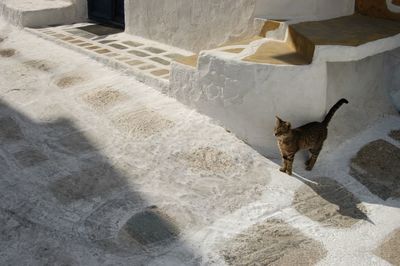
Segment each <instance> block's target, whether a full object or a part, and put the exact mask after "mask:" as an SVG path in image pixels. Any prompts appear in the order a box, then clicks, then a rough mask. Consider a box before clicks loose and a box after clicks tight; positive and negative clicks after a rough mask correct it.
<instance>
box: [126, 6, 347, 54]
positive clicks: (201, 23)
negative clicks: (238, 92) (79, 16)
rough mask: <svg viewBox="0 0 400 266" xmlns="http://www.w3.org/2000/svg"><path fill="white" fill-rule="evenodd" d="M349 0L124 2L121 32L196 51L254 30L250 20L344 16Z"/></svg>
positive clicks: (252, 21) (256, 29) (256, 26)
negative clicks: (124, 31) (123, 29)
mask: <svg viewBox="0 0 400 266" xmlns="http://www.w3.org/2000/svg"><path fill="white" fill-rule="evenodd" d="M353 12H354V0H295V1H294V0H125V14H126V18H125V24H126V32H127V33H130V34H135V35H139V36H142V37H145V38H149V39H152V40H156V41H160V42H163V43H167V44H170V45H173V46H177V47H180V48H183V49H187V50H190V51H194V52H198V51H200V50H205V49H209V48H215V47H217V46H219V45H221V44H223V43H225V42H226V41H229V40H230V39H234V38H238V37H245V36H248V35H251V34H254V33H255V32H257V31H258V30H259V26H260V25H257V24H255V23H254V18H256V17H260V18H273V19H300V20H301V19H323V18H332V17H337V16H344V15H350V14H352V13H353Z"/></svg>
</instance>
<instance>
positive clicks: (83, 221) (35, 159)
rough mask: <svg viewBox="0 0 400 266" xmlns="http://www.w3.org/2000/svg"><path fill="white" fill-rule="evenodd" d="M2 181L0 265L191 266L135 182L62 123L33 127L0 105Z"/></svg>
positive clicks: (174, 233) (192, 259)
mask: <svg viewBox="0 0 400 266" xmlns="http://www.w3.org/2000/svg"><path fill="white" fill-rule="evenodd" d="M0 173H1V175H0V184H1V185H0V188H1V190H2V191H1V193H0V224H2V225H4V226H2V228H1V231H0V250H2V251H1V256H0V260H1V264H3V265H12V264H14V265H17V264H25V263H28V262H29V263H33V264H38V265H43V264H53V265H54V264H57V265H58V264H63V265H64V264H68V265H77V264H79V265H84V264H86V265H87V263H99V264H107V261H108V260H112V261H113V262H120V263H128V264H131V265H143V264H147V263H149V261H151V260H154V259H155V258H158V257H159V258H160V259H161V258H162V256H164V255H166V256H170V257H173V258H174V260H175V261H176V262H175V263H178V262H181V263H182V264H186V265H188V264H189V265H193V264H197V259H196V255H195V254H193V252H192V251H191V250H189V248H186V247H185V245H184V244H183V243H182V242H181V241H180V240H179V235H180V232H179V229H178V228H177V226H176V225H175V222H174V221H173V220H172V219H171V218H170V217H168V216H167V215H166V214H164V213H163V212H162V211H161V210H159V209H158V208H157V206H149V204H148V203H147V202H146V200H144V199H143V197H142V195H141V194H140V193H138V192H137V191H135V189H134V187H132V184H131V183H130V182H129V180H132V179H134V178H135V176H136V175H137V174H136V173H131V172H130V173H124V172H122V171H120V170H119V169H118V168H117V167H116V166H115V162H113V161H112V159H110V158H108V157H107V156H105V155H103V154H101V151H100V149H99V148H97V147H96V145H94V144H93V143H92V142H91V140H90V139H89V138H88V137H87V136H86V135H85V133H84V132H82V131H81V130H80V129H79V128H78V127H76V126H75V125H74V123H73V122H71V121H69V120H67V119H59V120H57V121H54V122H51V123H47V124H40V123H35V122H34V121H32V120H30V118H29V117H27V116H26V115H24V114H22V113H20V112H18V111H17V110H15V109H13V108H12V107H10V106H8V105H7V104H6V103H4V102H2V101H0ZM177 250H179V251H177ZM171 253H174V254H173V255H171ZM178 253H179V254H178Z"/></svg>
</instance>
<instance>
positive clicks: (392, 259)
mask: <svg viewBox="0 0 400 266" xmlns="http://www.w3.org/2000/svg"><path fill="white" fill-rule="evenodd" d="M374 253H375V254H376V255H377V256H379V257H381V258H382V259H384V260H386V261H387V262H389V263H391V264H393V265H400V229H397V230H395V231H394V232H392V233H390V234H389V236H388V237H387V238H386V239H385V240H384V242H383V244H382V245H381V246H380V247H379V248H378V249H377V250H376V251H375V252H374Z"/></svg>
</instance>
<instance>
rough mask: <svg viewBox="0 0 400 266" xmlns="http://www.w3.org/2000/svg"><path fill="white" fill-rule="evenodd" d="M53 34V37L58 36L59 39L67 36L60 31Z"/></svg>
mask: <svg viewBox="0 0 400 266" xmlns="http://www.w3.org/2000/svg"><path fill="white" fill-rule="evenodd" d="M52 35H53V37H55V38H57V39H62V38H65V37H67V36H66V35H64V34H60V33H56V34H52Z"/></svg>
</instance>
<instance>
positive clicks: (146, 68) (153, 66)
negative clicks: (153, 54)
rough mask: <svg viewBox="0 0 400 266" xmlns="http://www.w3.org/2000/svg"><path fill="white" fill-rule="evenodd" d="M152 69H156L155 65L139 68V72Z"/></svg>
mask: <svg viewBox="0 0 400 266" xmlns="http://www.w3.org/2000/svg"><path fill="white" fill-rule="evenodd" d="M153 68H156V66H155V65H144V66H141V67H139V69H140V70H148V69H153Z"/></svg>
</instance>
